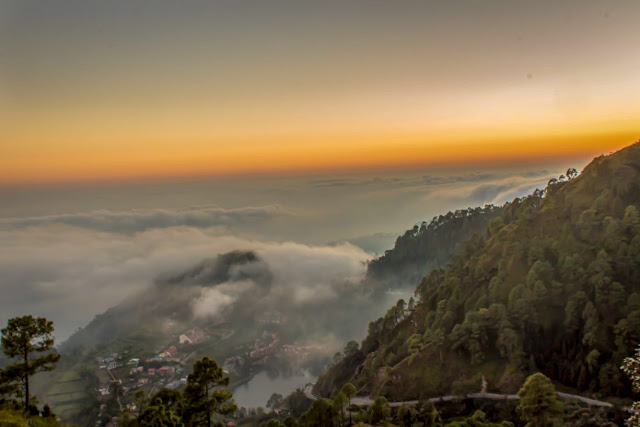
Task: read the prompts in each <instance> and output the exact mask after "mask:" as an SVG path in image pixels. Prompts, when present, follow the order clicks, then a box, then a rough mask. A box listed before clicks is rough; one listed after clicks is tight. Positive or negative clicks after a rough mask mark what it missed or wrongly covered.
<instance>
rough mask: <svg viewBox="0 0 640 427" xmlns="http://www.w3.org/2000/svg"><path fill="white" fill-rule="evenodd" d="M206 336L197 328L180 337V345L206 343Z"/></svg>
mask: <svg viewBox="0 0 640 427" xmlns="http://www.w3.org/2000/svg"><path fill="white" fill-rule="evenodd" d="M205 336H206V335H205V333H204V331H203V330H202V329H200V328H198V327H195V328H193V329H190V330H188V331H187V332H185V333H184V334H182V335H180V337H179V338H178V340H179V342H180V344H198V343H201V342H202V341H204V339H205Z"/></svg>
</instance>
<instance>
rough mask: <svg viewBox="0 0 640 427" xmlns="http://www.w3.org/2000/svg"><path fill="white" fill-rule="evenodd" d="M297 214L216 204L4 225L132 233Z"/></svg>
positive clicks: (87, 214) (279, 209)
mask: <svg viewBox="0 0 640 427" xmlns="http://www.w3.org/2000/svg"><path fill="white" fill-rule="evenodd" d="M289 215H294V213H293V212H292V211H291V210H287V209H285V208H284V207H282V206H279V205H267V206H247V207H242V208H235V209H225V208H221V207H218V206H213V205H205V206H193V207H188V208H176V209H131V210H126V211H114V210H96V211H90V212H78V213H65V214H57V215H43V216H33V217H24V218H15V217H13V218H4V219H0V226H4V227H5V228H8V227H29V226H37V225H42V224H64V225H70V226H75V227H82V228H90V229H94V230H102V231H110V232H119V233H132V232H137V231H144V230H148V229H152V228H167V227H175V226H186V227H196V228H208V227H213V226H234V225H241V224H246V223H255V222H262V221H266V220H268V219H271V218H274V217H277V216H289Z"/></svg>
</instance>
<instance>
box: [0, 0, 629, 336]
mask: <svg viewBox="0 0 640 427" xmlns="http://www.w3.org/2000/svg"><path fill="white" fill-rule="evenodd" d="M639 17H640V2H637V1H631V0H629V1H608V2H600V1H595V0H593V1H589V0H584V1H577V0H567V1H563V2H557V1H537V2H520V1H513V2H504V1H497V0H486V1H482V2H480V1H467V0H458V1H456V2H440V1H438V2H436V1H409V0H407V1H393V2H391V1H382V0H371V1H359V0H351V1H333V0H323V1H307V0H295V1H283V0H274V1H267V0H259V1H258V0H256V1H244V0H233V1H190V2H174V1H165V0H158V1H143V0H138V1H128V0H127V1H125V0H111V1H108V2H88V1H80V0H78V1H69V0H60V1H56V2H36V1H31V0H19V1H17V0H16V1H14V0H0V272H1V274H0V293H1V298H0V324H4V322H5V320H6V319H8V318H10V317H12V316H18V315H22V314H25V313H32V314H35V315H42V316H46V317H47V318H49V319H51V320H53V321H54V323H55V324H56V331H57V338H58V339H59V340H62V339H64V338H66V337H68V336H69V335H70V334H71V333H72V332H73V330H75V328H77V327H81V326H84V325H86V323H87V322H88V321H90V320H91V319H92V318H93V316H95V315H96V314H98V313H101V312H103V311H104V310H106V309H107V308H109V307H111V306H113V305H114V304H117V303H119V302H121V301H122V300H124V299H126V298H127V297H128V296H129V295H133V294H135V293H137V292H144V291H145V290H146V289H149V286H150V285H151V284H152V283H153V281H154V280H155V279H156V278H157V277H159V276H162V275H165V274H168V273H171V272H177V271H182V270H184V269H188V268H190V267H192V266H193V265H195V264H197V263H198V262H200V261H201V260H202V259H205V258H210V257H215V256H216V255H217V254H219V253H224V252H226V251H229V250H235V249H238V250H251V251H256V253H257V254H258V255H259V256H260V257H261V259H264V260H267V261H268V262H269V265H270V267H271V268H273V269H274V271H276V272H278V275H277V277H278V278H279V279H278V280H282V281H286V282H287V283H286V285H287V286H294V288H295V289H299V290H300V292H303V293H304V292H307V290H309V289H311V290H309V291H308V292H310V295H312V296H315V294H313V292H315V290H314V288H313V286H312V283H309V280H310V279H309V277H311V279H312V281H313V283H315V284H317V283H320V284H322V283H332V284H333V283H343V281H341V280H340V278H342V279H345V280H346V279H347V278H349V280H351V278H356V279H357V278H361V277H363V275H364V272H365V271H366V261H367V260H369V259H371V258H372V257H374V256H376V254H380V253H383V252H384V250H386V249H389V248H390V247H391V246H392V245H393V242H394V240H395V238H396V236H397V235H399V234H401V233H403V231H404V230H406V229H408V228H411V227H412V226H413V225H414V224H416V223H420V222H421V221H423V220H429V219H430V218H432V217H433V216H435V215H439V214H443V213H446V212H447V211H449V210H455V209H461V208H466V207H474V206H482V205H484V204H485V203H496V204H501V203H504V202H506V201H509V200H512V199H513V198H514V197H518V196H522V195H526V194H528V193H530V192H531V191H533V190H534V189H535V188H543V187H544V186H545V185H546V183H547V181H548V180H549V179H550V178H552V177H557V176H558V175H560V174H562V173H564V172H565V171H566V170H567V168H568V167H576V168H578V169H579V170H580V169H582V167H584V165H586V164H587V162H588V161H589V160H590V159H591V158H593V157H595V156H597V155H600V154H602V153H609V152H612V151H615V150H617V149H619V148H621V147H623V146H626V145H629V144H631V143H633V142H634V141H636V140H637V139H638V137H639V136H640V129H639V128H640V125H638V123H640V107H639V106H640V55H638V54H637V50H638V46H640V33H639V32H638V31H637V22H638V18H639ZM338 276H340V277H338ZM354 280H355V279H354ZM409 285H410V284H409ZM296 286H297V288H296Z"/></svg>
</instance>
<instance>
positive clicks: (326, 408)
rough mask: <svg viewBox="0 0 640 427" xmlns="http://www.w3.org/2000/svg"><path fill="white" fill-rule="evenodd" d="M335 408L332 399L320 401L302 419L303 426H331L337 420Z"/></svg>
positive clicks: (314, 403)
mask: <svg viewBox="0 0 640 427" xmlns="http://www.w3.org/2000/svg"><path fill="white" fill-rule="evenodd" d="M335 415H336V414H335V408H334V405H333V401H331V399H318V400H315V401H314V402H313V404H312V405H311V408H309V410H308V411H307V412H305V413H304V414H302V416H301V417H300V424H301V425H303V426H309V427H312V426H331V425H333V421H334V419H335Z"/></svg>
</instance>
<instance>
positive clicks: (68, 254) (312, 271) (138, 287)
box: [0, 224, 369, 339]
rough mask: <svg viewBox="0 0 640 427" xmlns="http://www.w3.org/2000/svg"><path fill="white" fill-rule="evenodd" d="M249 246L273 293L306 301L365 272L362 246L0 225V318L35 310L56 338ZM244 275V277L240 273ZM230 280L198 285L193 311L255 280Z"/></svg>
mask: <svg viewBox="0 0 640 427" xmlns="http://www.w3.org/2000/svg"><path fill="white" fill-rule="evenodd" d="M249 249H250V250H253V251H255V252H256V253H257V254H258V256H260V257H261V258H262V259H264V260H265V262H266V263H267V264H268V265H269V267H270V269H271V271H272V272H273V275H274V279H273V283H274V288H273V290H272V295H273V298H275V299H284V298H288V299H289V300H293V301H296V302H301V303H304V302H305V301H309V300H311V299H313V300H314V301H319V300H320V301H321V300H326V299H327V298H331V297H332V296H334V295H336V292H335V287H337V286H342V285H343V284H344V283H345V282H344V281H345V279H347V280H348V279H352V280H354V281H357V280H358V279H359V278H361V277H362V276H363V275H364V271H365V264H364V262H365V261H366V260H367V259H368V258H369V255H368V254H366V253H365V252H364V251H362V250H361V249H359V248H356V247H354V246H351V245H348V244H343V245H339V246H335V247H328V246H308V245H302V244H296V243H289V242H286V243H277V242H262V241H255V240H247V239H242V238H238V237H234V236H231V235H227V234H220V231H219V230H218V229H215V228H209V229H197V228H193V227H169V228H162V229H153V230H147V231H144V232H140V233H135V234H132V235H126V234H117V233H106V232H101V231H96V230H88V229H83V228H80V227H71V226H68V225H58V224H48V225H40V226H31V227H28V228H23V229H14V230H0V271H2V272H3V274H2V276H1V277H0V288H1V289H2V294H3V298H2V299H1V300H0V313H2V318H1V319H0V322H2V323H4V322H5V321H6V319H8V318H10V317H12V316H17V315H22V314H25V313H32V314H34V315H42V316H46V317H48V318H50V319H52V320H54V322H55V324H56V329H57V334H56V335H57V336H58V339H64V338H66V337H67V336H68V335H69V334H70V333H71V332H72V331H73V330H74V329H75V328H77V327H79V326H84V325H85V324H86V323H87V322H88V321H89V320H90V319H91V318H92V317H93V316H94V315H95V314H97V313H100V312H102V311H104V310H106V309H107V308H109V307H111V306H113V305H115V304H117V303H119V302H121V301H123V300H125V299H126V298H128V297H130V296H132V295H134V294H139V293H140V292H144V291H145V290H146V289H149V287H150V286H151V284H152V283H153V281H154V279H155V278H156V277H158V276H159V275H160V274H162V273H167V272H180V271H184V270H187V269H189V268H191V267H192V266H193V265H194V264H195V263H197V262H198V261H200V260H202V259H205V258H211V257H215V256H216V255H217V254H220V253H226V252H229V251H232V250H249ZM238 277H241V276H238ZM236 279H237V277H234V278H232V280H231V281H230V283H229V284H228V285H223V286H220V287H217V288H214V289H210V290H206V291H203V292H202V293H201V294H200V295H199V297H198V298H197V299H195V300H194V302H193V310H194V314H195V315H196V316H209V315H215V314H216V313H217V312H219V311H220V310H222V309H224V307H226V306H228V305H230V304H232V303H233V302H234V301H236V300H237V298H238V297H239V295H240V294H242V293H245V292H249V291H251V290H252V287H253V286H255V285H254V284H253V283H252V282H248V281H242V280H236Z"/></svg>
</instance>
